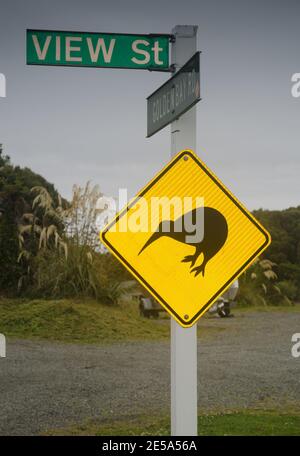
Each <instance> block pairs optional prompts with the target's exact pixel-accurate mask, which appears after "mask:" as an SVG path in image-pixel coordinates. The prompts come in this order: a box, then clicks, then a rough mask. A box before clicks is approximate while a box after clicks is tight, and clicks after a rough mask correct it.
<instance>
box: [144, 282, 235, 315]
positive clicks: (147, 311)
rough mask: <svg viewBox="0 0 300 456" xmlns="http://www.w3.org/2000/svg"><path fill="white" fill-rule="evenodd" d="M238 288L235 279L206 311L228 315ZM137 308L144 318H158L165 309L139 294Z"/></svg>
mask: <svg viewBox="0 0 300 456" xmlns="http://www.w3.org/2000/svg"><path fill="white" fill-rule="evenodd" d="M238 289H239V282H238V280H235V281H234V282H233V284H232V285H231V286H230V287H229V288H228V290H227V291H225V293H224V294H222V296H220V297H219V298H218V299H217V301H216V302H215V303H214V304H213V305H212V306H211V307H210V309H209V310H208V312H209V313H210V314H215V313H216V314H218V315H219V317H221V318H226V317H230V316H231V314H230V312H231V307H232V306H234V305H235V301H234V300H235V298H236V296H237V292H238ZM139 310H140V315H141V317H145V318H150V317H153V318H158V317H159V312H165V309H164V308H163V307H162V306H161V305H160V304H158V302H157V301H155V299H154V298H152V296H147V297H145V296H144V295H142V294H140V295H139Z"/></svg>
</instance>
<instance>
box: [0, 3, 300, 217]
mask: <svg viewBox="0 0 300 456" xmlns="http://www.w3.org/2000/svg"><path fill="white" fill-rule="evenodd" d="M299 17H300V2H298V1H296V0H295V1H293V0H287V1H285V2H282V1H276V0H274V1H271V0H265V1H263V2H262V1H256V0H255V1H241V0H239V1H221V0H219V1H214V0H207V1H201V0H185V1H183V0H180V1H179V0H172V1H169V0H168V1H162V0H160V1H159V0H151V1H150V0H149V1H142V0H139V1H136V0H126V1H117V0H110V1H101V0H80V1H79V0H51V1H46V0H26V1H23V0H0V72H1V73H4V74H5V75H6V78H7V98H6V99H4V98H0V142H3V143H4V145H5V151H6V153H8V154H9V155H11V157H12V160H13V162H14V163H15V164H19V165H21V166H29V167H30V168H32V169H33V170H34V171H36V172H39V173H41V174H42V175H43V176H45V177H46V178H47V179H48V180H50V181H51V182H53V183H54V184H55V185H56V187H57V188H58V190H59V191H60V192H61V193H62V194H63V195H64V196H66V197H70V194H71V188H72V184H73V183H77V184H84V183H85V182H86V181H87V180H89V179H91V180H92V181H93V182H94V183H98V184H99V185H100V187H101V189H102V190H103V191H104V192H105V193H106V194H108V195H117V191H118V188H119V187H127V188H128V189H129V192H130V193H131V194H134V193H135V192H136V191H138V190H139V189H140V188H141V187H142V186H144V184H145V183H146V182H147V180H149V179H150V178H151V177H152V176H153V175H154V173H155V172H157V171H158V170H159V169H160V168H161V167H162V165H164V164H165V163H166V162H167V161H168V160H169V155H170V129H169V127H166V128H165V129H164V130H163V131H161V132H160V133H157V134H156V135H155V136H153V137H152V138H150V139H146V137H145V136H146V100H145V99H146V97H147V96H148V95H149V94H150V93H151V92H153V90H155V89H156V88H157V87H159V85H161V83H163V82H164V81H165V80H166V79H167V78H168V77H169V76H168V75H167V74H164V73H150V72H147V71H134V70H108V69H95V68H62V67H61V68H59V67H38V66H32V67H30V66H26V64H25V30H26V28H39V29H43V28H44V29H58V30H59V29H60V30H79V31H80V30H85V31H96V32H116V33H118V32H120V33H121V32H124V33H169V32H171V29H172V27H173V26H174V25H176V24H196V25H199V33H198V35H199V38H198V48H199V49H200V50H201V51H202V55H201V89H202V98H203V100H202V101H201V102H200V103H199V104H198V108H197V110H198V111H197V112H198V122H197V124H198V148H197V151H196V152H197V153H198V155H199V156H200V157H201V158H202V159H203V160H204V162H206V163H207V165H208V166H209V167H210V168H211V169H212V170H213V171H214V172H215V173H216V174H217V175H218V176H219V177H220V179H221V180H222V181H223V182H224V183H225V184H226V185H227V186H228V187H229V188H230V189H231V190H232V191H233V192H234V193H235V194H236V195H237V196H238V198H239V199H240V200H241V201H242V202H243V203H244V204H245V205H246V206H248V207H249V208H250V209H253V208H258V207H264V208H269V209H273V208H284V207H288V206H293V205H299V204H300V197H299V193H300V192H299V190H300V183H299V182H300V179H299V177H300V176H299V174H300V154H299V149H300V147H299V146H300V138H299V130H300V126H299V120H300V116H299V113H300V99H294V98H292V96H291V82H290V79H291V76H292V74H293V73H296V72H300V57H299V46H300V27H299Z"/></svg>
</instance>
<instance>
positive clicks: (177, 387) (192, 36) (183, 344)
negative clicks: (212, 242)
mask: <svg viewBox="0 0 300 456" xmlns="http://www.w3.org/2000/svg"><path fill="white" fill-rule="evenodd" d="M172 34H174V36H175V41H174V43H172V56H171V59H172V61H171V63H172V64H173V65H175V69H176V71H179V70H180V68H181V67H182V66H183V65H184V64H185V63H186V62H187V60H189V59H190V57H192V55H193V54H194V53H195V52H196V48H197V26H192V25H190V26H185V25H177V26H176V27H175V28H174V29H173V30H172ZM187 148H190V149H192V150H196V107H195V106H194V107H193V108H191V109H190V110H189V111H187V112H186V113H185V114H184V115H183V116H181V117H180V118H179V119H178V120H175V121H174V122H172V124H171V157H173V156H174V155H176V153H177V152H179V151H180V150H182V149H187ZM197 404H198V396H197V325H194V326H192V327H191V328H183V327H181V326H180V325H179V324H178V323H177V321H176V320H174V319H173V318H171V435H174V436H177V435H178V436H179V435H186V436H195V435H197V434H198V430H197V427H198V407H197Z"/></svg>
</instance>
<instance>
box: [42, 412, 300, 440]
mask: <svg viewBox="0 0 300 456" xmlns="http://www.w3.org/2000/svg"><path fill="white" fill-rule="evenodd" d="M49 434H50V435H99V436H100V435H106V436H116V435H120V436H125V435H132V436H133V435H156V436H159V435H162V436H163V435H170V419H169V418H166V417H164V418H162V417H157V416H156V417H155V416H153V417H149V416H138V417H127V418H124V419H122V420H118V421H109V420H106V421H103V422H102V423H101V424H99V423H98V424H97V423H89V424H85V425H81V426H76V427H71V428H68V429H58V430H54V431H52V432H50V433H49ZM198 435H203V436H204V435H206V436H212V435H216V436H224V435H243V436H256V435H257V436H258V435H259V436H275V435H300V413H297V412H287V413H285V412H282V411H281V412H278V411H261V410H259V411H258V410H250V411H248V410H247V411H242V412H239V411H237V412H228V413H220V414H207V415H200V416H199V417H198Z"/></svg>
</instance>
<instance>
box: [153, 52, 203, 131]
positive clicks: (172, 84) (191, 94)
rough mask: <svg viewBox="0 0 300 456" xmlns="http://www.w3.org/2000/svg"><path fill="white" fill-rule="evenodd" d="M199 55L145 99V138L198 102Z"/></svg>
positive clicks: (197, 53)
mask: <svg viewBox="0 0 300 456" xmlns="http://www.w3.org/2000/svg"><path fill="white" fill-rule="evenodd" d="M199 68H200V53H199V52H196V54H195V55H193V57H192V58H191V59H190V60H189V61H188V62H187V63H186V64H185V65H184V66H183V67H182V68H181V69H180V70H179V71H178V72H177V73H176V74H175V75H174V76H173V77H172V78H170V79H169V80H168V81H167V82H166V83H165V84H163V85H162V86H161V87H159V89H157V90H156V91H155V92H153V93H152V94H151V95H150V96H149V97H148V98H147V137H149V136H152V135H154V133H156V132H157V131H159V130H161V129H162V128H164V127H166V126H167V125H168V124H169V123H171V122H173V120H175V119H177V118H178V117H179V116H181V115H182V114H184V113H185V112H186V111H187V110H188V109H190V108H191V107H192V106H193V105H194V104H195V103H197V102H198V101H199V100H200V71H199Z"/></svg>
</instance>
